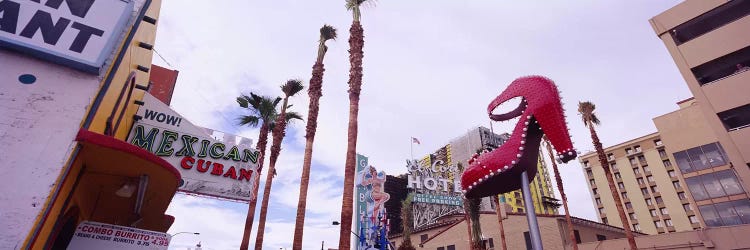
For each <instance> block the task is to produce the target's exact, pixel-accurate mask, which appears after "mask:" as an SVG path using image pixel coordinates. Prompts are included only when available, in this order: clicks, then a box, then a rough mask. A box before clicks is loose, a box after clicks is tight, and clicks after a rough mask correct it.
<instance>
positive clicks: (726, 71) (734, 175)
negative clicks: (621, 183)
mask: <svg viewBox="0 0 750 250" xmlns="http://www.w3.org/2000/svg"><path fill="white" fill-rule="evenodd" d="M651 25H652V27H653V28H654V31H655V32H656V34H657V35H658V36H659V38H660V39H661V40H662V41H663V42H664V45H665V46H666V48H667V50H668V51H669V53H670V54H671V55H672V57H673V59H674V61H675V64H676V65H677V68H678V69H679V70H680V73H681V74H682V76H683V78H684V79H685V82H686V83H687V86H688V88H689V89H690V92H692V94H693V96H694V97H695V100H694V102H690V103H692V104H693V105H695V107H693V108H688V107H684V106H686V104H687V103H683V105H682V106H683V107H682V109H681V110H680V111H678V113H684V114H683V115H682V116H683V117H673V118H668V117H659V118H657V119H655V120H654V122H655V124H656V126H657V128H658V130H659V132H660V133H661V136H662V138H663V139H664V142H665V144H666V145H667V148H668V149H670V150H672V151H674V155H670V157H674V159H675V160H676V162H675V163H676V165H677V166H678V168H679V169H678V171H680V172H681V173H682V178H683V179H684V180H685V182H686V184H687V187H688V188H689V191H690V193H691V194H692V198H693V199H694V200H695V201H696V203H697V206H698V207H697V208H698V210H699V212H700V215H701V216H702V221H703V223H704V225H705V226H708V227H713V226H727V225H735V224H748V223H750V201H748V196H747V194H746V191H747V190H750V32H748V31H750V1H739V0H734V1H727V0H687V1H684V2H682V3H680V4H678V5H677V6H675V7H673V8H671V9H669V10H666V11H665V12H663V13H661V14H659V15H657V16H655V17H654V18H653V19H651ZM687 109H695V112H692V111H690V112H688V111H687Z"/></svg>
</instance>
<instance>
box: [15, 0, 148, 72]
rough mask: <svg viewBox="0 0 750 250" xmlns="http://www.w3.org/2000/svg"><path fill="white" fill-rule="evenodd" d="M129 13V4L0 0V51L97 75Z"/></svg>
mask: <svg viewBox="0 0 750 250" xmlns="http://www.w3.org/2000/svg"><path fill="white" fill-rule="evenodd" d="M132 12H133V2H132V0H2V1H0V47H10V48H14V49H17V50H21V51H24V52H27V53H30V54H32V55H35V56H37V57H41V58H43V59H46V60H49V61H53V62H56V63H61V64H65V65H70V66H72V67H74V68H77V69H80V70H84V71H87V72H90V73H98V72H99V68H100V67H101V66H102V65H103V64H104V61H105V59H107V57H108V56H109V55H110V54H111V53H112V49H113V48H114V45H115V44H116V41H117V40H119V38H120V37H121V35H122V31H123V28H124V27H125V24H126V23H127V21H128V20H129V18H130V17H131V14H132Z"/></svg>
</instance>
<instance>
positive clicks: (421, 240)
mask: <svg viewBox="0 0 750 250" xmlns="http://www.w3.org/2000/svg"><path fill="white" fill-rule="evenodd" d="M427 238H429V237H427V234H422V235H420V236H419V242H424V241H426V240H427Z"/></svg>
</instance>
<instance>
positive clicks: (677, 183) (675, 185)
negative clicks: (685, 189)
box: [672, 181, 682, 188]
mask: <svg viewBox="0 0 750 250" xmlns="http://www.w3.org/2000/svg"><path fill="white" fill-rule="evenodd" d="M672 186H674V188H681V187H682V185H680V181H673V182H672Z"/></svg>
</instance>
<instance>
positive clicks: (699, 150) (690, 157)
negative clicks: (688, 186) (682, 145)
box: [674, 143, 727, 173]
mask: <svg viewBox="0 0 750 250" xmlns="http://www.w3.org/2000/svg"><path fill="white" fill-rule="evenodd" d="M674 157H675V160H677V166H678V167H679V168H680V170H682V171H683V172H684V173H690V172H693V171H698V170H703V169H707V168H711V167H718V166H722V165H726V164H727V161H726V160H725V159H726V153H724V149H722V148H721V144H719V143H709V144H706V145H703V146H700V147H694V148H691V149H688V150H685V151H680V152H677V153H674Z"/></svg>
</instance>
